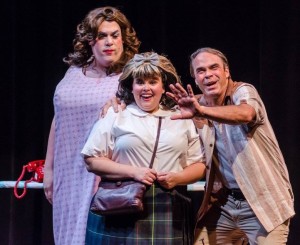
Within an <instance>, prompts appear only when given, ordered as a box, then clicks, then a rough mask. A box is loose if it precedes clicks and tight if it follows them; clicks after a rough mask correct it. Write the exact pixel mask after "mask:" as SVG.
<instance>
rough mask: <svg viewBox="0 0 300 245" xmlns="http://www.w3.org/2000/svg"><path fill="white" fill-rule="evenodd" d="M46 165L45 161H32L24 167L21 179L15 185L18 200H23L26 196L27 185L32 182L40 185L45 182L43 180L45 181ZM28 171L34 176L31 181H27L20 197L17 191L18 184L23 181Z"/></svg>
mask: <svg viewBox="0 0 300 245" xmlns="http://www.w3.org/2000/svg"><path fill="white" fill-rule="evenodd" d="M44 165H45V160H35V161H31V162H29V163H28V164H27V165H24V166H23V170H22V173H21V175H20V177H19V178H18V180H17V182H16V184H15V187H14V194H15V197H16V198H18V199H21V198H23V197H24V196H25V194H26V192H27V188H26V187H27V184H28V183H29V182H32V181H35V182H39V183H42V182H43V179H44ZM26 170H27V171H28V172H33V176H32V177H31V178H30V179H29V180H26V181H25V183H24V189H23V192H22V194H21V195H19V194H18V191H17V188H18V184H19V182H20V181H21V180H22V179H23V177H24V174H25V172H26Z"/></svg>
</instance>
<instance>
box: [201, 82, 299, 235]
mask: <svg viewBox="0 0 300 245" xmlns="http://www.w3.org/2000/svg"><path fill="white" fill-rule="evenodd" d="M228 86H229V87H228V89H227V94H226V99H228V102H227V103H226V104H234V105H239V104H241V103H247V104H249V105H251V106H252V107H253V108H254V109H255V111H256V119H255V122H252V123H250V124H241V125H229V124H220V127H221V128H222V130H220V132H219V133H220V134H221V137H219V140H222V144H223V145H224V147H225V152H226V159H227V161H228V163H229V165H230V166H231V169H232V172H233V175H234V177H235V180H236V182H237V184H238V186H239V188H240V189H241V191H242V192H243V194H244V196H245V198H246V199H247V201H248V203H249V205H250V206H251V208H252V209H253V211H254V213H255V214H256V216H257V218H258V219H259V221H260V222H261V223H262V225H263V226H264V228H265V229H266V230H267V231H268V232H270V231H271V230H273V229H274V228H275V227H277V226H278V225H280V224H282V223H283V222H284V221H285V220H287V219H289V218H291V217H292V216H294V214H295V211H294V196H293V192H292V187H291V184H290V180H289V174H288V170H287V167H286V165H285V161H284V158H283V155H282V153H281V150H280V148H279V145H278V142H277V139H276V137H275V134H274V132H273V129H272V126H271V124H270V122H269V120H268V117H267V112H266V109H265V106H264V104H263V102H262V100H261V98H260V96H259V94H258V92H257V91H256V89H255V88H254V87H253V86H252V85H250V84H247V83H240V84H237V83H236V82H233V81H230V82H229V85H228ZM225 101H226V100H225ZM199 103H200V104H202V105H205V104H206V103H205V99H204V97H201V98H200V100H199ZM195 123H196V125H197V128H198V132H199V134H200V139H201V141H202V143H203V147H204V151H205V155H206V164H207V172H206V183H207V188H206V189H207V190H211V191H212V192H215V191H217V190H218V189H219V188H221V187H222V182H221V181H220V180H219V179H218V178H217V175H216V176H213V177H211V178H210V172H211V169H212V168H214V167H215V166H218V160H216V159H217V156H214V157H213V155H214V154H215V152H216V151H214V147H215V144H216V132H215V128H214V126H213V124H212V123H211V122H210V121H209V120H206V119H200V118H198V119H195ZM212 159H214V161H213V160H212ZM214 171H216V172H218V173H220V171H219V169H218V167H216V168H215V170H214ZM218 176H220V175H218ZM211 185H212V186H211ZM209 186H211V188H209ZM208 192H210V191H207V192H206V193H205V195H206V197H204V202H203V203H202V205H203V206H202V207H201V208H200V210H201V209H202V210H205V209H206V208H205V207H204V206H207V205H208V202H209V198H208V197H209V196H210V193H208ZM203 207H204V208H203ZM204 212H205V211H204ZM200 216H201V214H200Z"/></svg>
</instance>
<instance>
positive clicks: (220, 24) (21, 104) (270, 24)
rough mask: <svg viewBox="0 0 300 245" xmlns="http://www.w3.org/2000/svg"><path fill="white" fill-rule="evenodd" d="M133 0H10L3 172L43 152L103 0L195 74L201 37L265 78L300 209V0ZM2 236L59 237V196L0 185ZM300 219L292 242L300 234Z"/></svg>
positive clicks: (239, 76)
mask: <svg viewBox="0 0 300 245" xmlns="http://www.w3.org/2000/svg"><path fill="white" fill-rule="evenodd" d="M276 2H278V1H259V0H244V1H240V0H231V1H228V0H219V1H204V0H184V1H181V0H177V1H166V0H159V1H158V0H157V1H155V0H151V1H149V0H143V1H139V0H136V1H134V0H131V1H129V0H127V1H121V0H119V1H100V0H98V1H83V0H82V1H80V0H73V1H63V0H51V1H37V0H27V1H21V0H9V1H8V0H3V1H2V2H1V10H0V11H1V12H0V16H1V17H0V18H1V19H0V20H1V22H0V23H1V27H0V30H1V34H0V40H1V83H0V88H1V99H0V113H1V119H0V122H1V128H2V132H1V143H0V144H1V145H0V160H1V165H0V180H16V179H17V178H18V177H19V175H20V173H21V170H22V166H23V165H24V164H26V163H27V162H28V161H31V160H35V159H43V158H44V156H45V152H46V144H47V138H48V131H49V128H50V123H51V119H52V117H53V106H52V96H53V93H54V89H55V86H56V84H57V83H58V82H59V81H60V79H61V78H62V77H63V75H64V73H65V71H66V69H67V67H66V66H65V65H64V64H63V62H62V58H63V57H64V56H66V54H67V53H68V52H69V51H71V48H72V45H71V44H72V39H73V36H74V33H75V26H76V25H77V23H78V22H79V21H80V20H81V19H82V18H83V17H84V15H85V14H86V13H87V12H88V11H89V10H91V9H92V8H94V7H98V6H103V5H107V4H109V5H112V6H117V7H119V8H120V9H121V10H122V11H123V12H124V13H125V14H126V15H127V17H128V18H129V19H130V20H131V22H132V24H133V26H134V27H135V29H136V31H137V33H138V36H139V38H140V39H141V41H142V45H141V51H150V50H154V51H156V52H158V53H164V54H166V55H168V57H169V58H170V59H171V61H173V63H174V65H175V67H176V68H177V70H178V72H179V74H180V75H181V77H182V79H183V81H184V82H185V83H191V84H194V81H193V80H192V79H191V78H190V76H189V70H188V66H189V62H188V57H189V54H191V53H192V52H193V51H195V50H196V49H197V48H199V47H203V46H210V47H214V48H217V49H220V50H222V51H223V52H224V53H225V54H226V55H227V56H228V58H229V62H230V68H231V74H232V77H233V79H234V80H242V81H246V82H249V83H252V84H253V85H255V86H256V87H257V89H258V91H259V92H260V94H261V96H262V98H263V100H264V102H265V105H266V108H267V110H268V114H269V118H270V121H271V123H272V125H273V127H274V130H275V133H276V135H277V138H278V141H279V144H280V146H281V149H282V151H283V154H284V156H285V159H286V163H287V167H288V169H289V172H290V178H291V182H292V185H293V188H294V193H295V207H296V212H299V195H298V193H299V186H300V185H299V177H298V176H300V174H299V172H300V167H299V162H300V157H299V155H298V154H299V150H300V149H299V144H298V142H297V140H298V139H299V137H300V132H299V127H298V123H299V118H300V109H299V105H300V103H299V98H300V96H299V92H298V89H299V82H300V81H299V74H298V72H299V65H300V50H299V43H300V33H299V32H300V28H299V25H300V20H299V18H300V2H299V1H298V0H286V1H281V2H282V3H276ZM0 200H1V202H0V207H1V211H0V230H1V232H0V243H1V244H22V245H23V244H53V238H52V219H51V205H50V204H48V203H47V201H46V200H45V198H44V195H43V191H42V190H33V189H30V190H28V193H27V194H26V196H25V197H24V198H23V199H21V200H17V199H16V198H15V197H14V195H13V190H12V189H0ZM299 228H300V220H299V218H298V216H297V215H296V217H295V218H293V219H292V222H291V227H290V230H291V232H290V237H289V244H298V243H299V240H300V236H299Z"/></svg>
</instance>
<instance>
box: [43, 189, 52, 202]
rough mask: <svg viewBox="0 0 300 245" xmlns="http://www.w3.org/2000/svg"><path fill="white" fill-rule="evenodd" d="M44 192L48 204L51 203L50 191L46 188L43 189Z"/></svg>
mask: <svg viewBox="0 0 300 245" xmlns="http://www.w3.org/2000/svg"><path fill="white" fill-rule="evenodd" d="M44 192H45V196H46V199H47V200H48V202H49V203H50V204H53V200H52V199H53V198H52V191H47V190H46V189H45V190H44Z"/></svg>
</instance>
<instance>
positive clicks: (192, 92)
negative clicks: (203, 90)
mask: <svg viewBox="0 0 300 245" xmlns="http://www.w3.org/2000/svg"><path fill="white" fill-rule="evenodd" d="M187 92H188V96H189V97H194V96H195V95H194V91H193V88H192V86H191V85H190V84H188V85H187Z"/></svg>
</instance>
